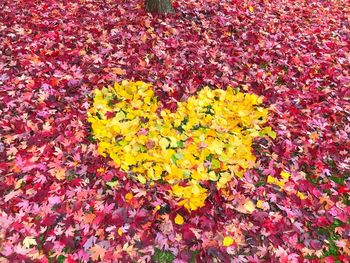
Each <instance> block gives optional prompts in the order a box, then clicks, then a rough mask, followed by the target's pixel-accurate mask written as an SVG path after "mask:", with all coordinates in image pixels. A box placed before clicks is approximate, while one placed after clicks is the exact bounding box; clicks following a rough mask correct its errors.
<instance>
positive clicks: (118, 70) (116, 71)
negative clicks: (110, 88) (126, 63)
mask: <svg viewBox="0 0 350 263" xmlns="http://www.w3.org/2000/svg"><path fill="white" fill-rule="evenodd" d="M111 72H112V73H113V74H116V75H125V74H126V71H125V70H124V69H122V68H111Z"/></svg>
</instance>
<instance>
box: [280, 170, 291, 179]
mask: <svg viewBox="0 0 350 263" xmlns="http://www.w3.org/2000/svg"><path fill="white" fill-rule="evenodd" d="M281 176H282V178H284V179H286V180H288V179H289V177H291V175H290V174H289V173H287V172H285V171H282V172H281Z"/></svg>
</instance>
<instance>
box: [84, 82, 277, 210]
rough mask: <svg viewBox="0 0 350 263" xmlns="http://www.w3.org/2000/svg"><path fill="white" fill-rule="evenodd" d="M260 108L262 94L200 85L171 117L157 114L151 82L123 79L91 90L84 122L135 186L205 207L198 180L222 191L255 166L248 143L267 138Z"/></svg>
mask: <svg viewBox="0 0 350 263" xmlns="http://www.w3.org/2000/svg"><path fill="white" fill-rule="evenodd" d="M261 103H262V97H258V96H256V95H255V94H245V93H241V92H238V91H237V90H234V89H232V88H231V87H228V88H227V89H226V90H221V89H216V90H212V89H210V88H209V87H205V88H203V89H202V90H200V91H199V92H198V94H197V95H196V96H193V97H190V98H189V99H188V100H187V101H185V102H179V103H178V108H177V111H176V112H174V113H173V112H170V111H169V110H167V109H163V110H161V111H160V112H158V113H157V110H158V108H159V106H160V103H159V101H158V99H157V97H156V96H155V95H154V93H153V89H152V85H150V84H147V83H144V82H141V81H137V82H128V81H123V82H122V83H121V84H118V83H116V84H115V85H114V87H108V88H103V89H102V90H98V89H97V90H95V94H94V101H93V106H92V107H91V108H90V110H89V112H88V116H89V118H88V121H89V122H90V123H91V125H92V132H93V135H94V138H95V139H97V140H98V141H99V145H98V151H99V153H100V154H102V155H103V156H105V157H106V156H107V155H109V157H110V158H111V159H112V160H113V161H114V162H115V164H116V165H117V166H120V168H121V170H123V171H125V172H131V173H132V174H133V175H134V176H135V177H136V178H137V180H138V181H139V182H141V183H147V182H150V181H158V180H162V181H163V182H166V183H168V184H170V185H171V186H172V187H171V194H172V195H173V196H174V197H175V198H177V200H179V202H178V204H179V205H181V206H184V207H185V208H186V209H188V210H189V211H191V210H196V209H198V208H200V207H202V206H204V203H205V199H206V197H207V189H206V188H204V187H203V186H202V185H201V183H203V182H205V181H215V182H216V185H217V188H218V189H221V188H223V187H224V186H225V185H226V184H227V183H228V182H229V181H230V180H231V179H232V177H233V176H238V177H241V176H242V175H243V173H244V172H245V171H246V169H249V168H251V167H253V165H254V162H255V156H254V155H253V154H252V152H251V147H252V141H253V138H255V137H257V136H262V135H265V134H270V135H271V133H273V132H271V128H270V127H266V128H262V126H263V125H264V124H265V123H266V120H267V115H268V110H267V109H265V108H263V107H262V106H261Z"/></svg>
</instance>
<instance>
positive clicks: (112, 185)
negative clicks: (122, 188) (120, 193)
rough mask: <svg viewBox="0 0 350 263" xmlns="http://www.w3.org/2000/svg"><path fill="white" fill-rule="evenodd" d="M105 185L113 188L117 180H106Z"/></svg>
mask: <svg viewBox="0 0 350 263" xmlns="http://www.w3.org/2000/svg"><path fill="white" fill-rule="evenodd" d="M106 185H108V186H109V187H111V188H114V187H115V186H117V185H118V181H114V182H107V183H106Z"/></svg>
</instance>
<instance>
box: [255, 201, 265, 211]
mask: <svg viewBox="0 0 350 263" xmlns="http://www.w3.org/2000/svg"><path fill="white" fill-rule="evenodd" d="M263 204H264V201H261V200H258V201H257V202H256V207H257V208H260V209H263V208H264V206H263Z"/></svg>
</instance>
